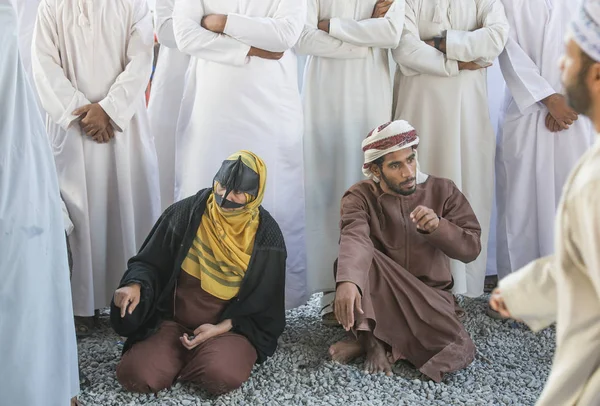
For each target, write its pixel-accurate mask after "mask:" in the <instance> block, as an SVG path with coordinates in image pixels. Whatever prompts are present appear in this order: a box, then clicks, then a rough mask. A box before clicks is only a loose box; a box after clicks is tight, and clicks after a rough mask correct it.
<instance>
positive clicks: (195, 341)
mask: <svg viewBox="0 0 600 406" xmlns="http://www.w3.org/2000/svg"><path fill="white" fill-rule="evenodd" d="M221 334H223V331H222V330H221V329H220V328H219V327H218V326H215V325H214V324H203V325H201V326H200V327H198V328H197V329H196V330H194V336H193V337H190V336H188V335H187V334H184V335H183V337H181V338H180V340H181V343H182V344H183V346H184V347H185V348H187V349H188V350H193V349H194V348H196V347H197V346H199V345H200V344H202V343H203V342H205V341H207V340H208V339H210V338H213V337H216V336H218V335H221Z"/></svg>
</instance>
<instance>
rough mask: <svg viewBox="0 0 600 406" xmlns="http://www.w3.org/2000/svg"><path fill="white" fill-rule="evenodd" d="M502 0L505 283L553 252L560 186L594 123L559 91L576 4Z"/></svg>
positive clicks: (501, 260) (501, 269)
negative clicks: (505, 26)
mask: <svg viewBox="0 0 600 406" xmlns="http://www.w3.org/2000/svg"><path fill="white" fill-rule="evenodd" d="M502 1H503V3H504V8H505V9H506V15H507V17H508V20H509V22H510V25H511V30H510V37H509V39H508V42H507V43H506V49H505V50H504V52H502V54H501V55H500V67H501V68H502V73H503V74H504V77H505V79H506V84H507V87H508V89H507V90H508V92H507V95H506V96H507V97H506V103H505V105H504V122H503V124H502V127H501V132H500V134H499V140H498V151H497V155H496V174H497V189H496V200H497V204H498V225H499V227H498V232H497V240H498V251H497V262H498V274H499V275H498V276H499V277H500V278H503V277H505V276H506V275H508V274H509V273H511V272H513V271H516V270H517V269H520V268H522V267H524V266H525V265H527V264H528V263H530V262H531V261H533V260H535V259H537V258H540V257H544V256H547V255H550V254H552V252H553V251H554V232H553V224H554V219H555V216H556V208H557V206H558V203H559V200H560V196H561V192H562V188H563V185H564V183H565V182H566V180H567V177H568V175H569V173H570V172H571V170H572V169H573V167H574V166H575V163H576V162H577V161H578V160H579V158H581V156H582V155H583V154H584V153H585V152H586V151H587V150H588V149H589V147H590V146H591V145H592V143H593V141H594V131H593V129H592V126H591V123H590V121H589V120H588V119H587V118H585V117H578V115H577V113H576V112H575V111H574V110H573V109H572V108H571V107H569V106H568V105H567V101H566V99H565V97H564V96H562V95H561V94H560V93H561V92H562V90H563V89H562V86H561V83H560V70H559V67H558V64H557V62H556V61H558V59H559V58H560V55H561V54H562V52H563V47H562V43H563V40H564V37H565V35H566V31H567V27H568V23H569V21H571V17H572V15H573V14H574V11H575V8H574V7H573V2H572V1H571V0H528V1H520V0H518V1H517V0H502ZM541 22H544V24H542V23H541ZM524 202H526V205H527V210H523V203H524Z"/></svg>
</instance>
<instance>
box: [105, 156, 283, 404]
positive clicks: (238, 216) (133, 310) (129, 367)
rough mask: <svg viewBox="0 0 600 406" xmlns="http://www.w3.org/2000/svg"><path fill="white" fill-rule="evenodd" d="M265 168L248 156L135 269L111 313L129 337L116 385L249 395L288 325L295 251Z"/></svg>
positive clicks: (143, 253) (191, 204)
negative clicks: (289, 247)
mask: <svg viewBox="0 0 600 406" xmlns="http://www.w3.org/2000/svg"><path fill="white" fill-rule="evenodd" d="M265 183H266V168H265V165H264V163H263V161H262V160H261V159H260V158H258V157H257V156H256V155H254V154H252V153H250V152H247V151H240V152H238V153H235V154H233V155H232V156H230V157H229V158H228V159H227V160H226V161H224V162H223V165H222V166H221V169H220V170H219V172H218V173H217V175H216V177H215V181H214V184H213V187H212V188H210V189H205V190H201V191H200V192H199V193H198V194H197V195H196V196H192V197H190V198H187V199H185V200H182V201H180V202H178V203H175V204H174V205H172V206H171V207H170V208H168V209H167V210H166V211H165V213H164V214H163V215H162V217H161V218H160V219H159V220H158V222H157V223H156V225H155V226H154V229H153V230H152V231H151V233H150V236H149V237H148V238H147V239H146V241H145V242H144V245H143V246H142V248H141V250H140V252H139V254H138V255H137V256H135V257H133V258H132V259H131V260H130V261H129V264H128V270H127V272H126V273H125V275H124V276H123V279H122V281H121V285H120V287H119V289H118V290H117V291H116V292H115V295H114V300H113V303H112V308H111V323H112V326H113V328H114V330H115V331H116V332H117V333H118V334H120V335H122V336H125V337H128V340H127V342H126V343H125V347H124V349H123V357H122V359H121V362H120V363H119V365H118V366H117V379H118V380H119V382H120V383H121V385H123V387H124V388H125V389H127V390H129V391H132V392H158V391H160V390H162V389H165V388H169V387H170V386H171V385H172V384H173V383H174V382H175V381H176V380H180V381H187V382H194V383H196V384H198V385H200V386H201V387H202V388H204V389H205V390H206V391H208V392H209V393H211V394H215V395H218V394H222V393H225V392H228V391H231V390H234V389H237V388H238V387H240V386H241V385H242V384H243V383H244V382H245V381H246V380H247V379H248V378H249V376H250V372H251V370H252V367H253V366H254V364H255V363H256V362H258V363H261V362H263V361H265V360H266V359H267V357H269V356H270V355H272V354H273V353H274V352H275V349H276V347H277V339H278V338H279V336H280V335H281V333H282V332H283V329H284V327H285V309H284V289H285V261H286V256H287V255H286V250H285V244H284V241H283V236H282V234H281V231H280V229H279V226H278V225H277V223H276V222H275V220H274V219H273V218H272V217H271V215H270V214H269V213H268V212H267V211H266V210H264V209H263V208H262V207H261V206H260V204H261V201H262V199H263V196H264V193H265Z"/></svg>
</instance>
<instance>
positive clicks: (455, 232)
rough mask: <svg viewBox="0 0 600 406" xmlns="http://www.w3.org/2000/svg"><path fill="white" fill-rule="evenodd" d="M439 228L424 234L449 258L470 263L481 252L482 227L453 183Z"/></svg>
mask: <svg viewBox="0 0 600 406" xmlns="http://www.w3.org/2000/svg"><path fill="white" fill-rule="evenodd" d="M440 217H441V218H440V225H439V226H438V228H437V230H435V231H434V232H433V233H430V234H423V235H424V236H425V238H426V239H427V241H428V242H429V243H430V244H432V245H434V246H435V247H437V248H439V249H440V250H442V251H443V252H444V254H446V255H448V256H449V257H450V258H452V259H457V260H459V261H462V262H464V263H469V262H472V261H474V260H475V259H477V257H478V256H479V253H480V252H481V226H480V225H479V221H477V217H476V216H475V213H474V212H473V209H472V208H471V205H470V204H469V202H468V201H467V198H466V197H465V195H463V194H462V193H461V191H460V190H458V188H457V187H456V185H455V184H454V183H452V184H451V188H450V191H449V193H448V198H447V199H446V201H445V202H444V206H443V210H442V215H441V216H440Z"/></svg>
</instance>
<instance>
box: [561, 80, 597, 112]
mask: <svg viewBox="0 0 600 406" xmlns="http://www.w3.org/2000/svg"><path fill="white" fill-rule="evenodd" d="M588 70H589V69H584V70H583V71H581V72H580V73H579V74H578V75H577V83H575V84H574V85H572V86H570V87H568V88H566V89H565V90H566V93H567V100H568V102H569V105H570V106H571V107H572V108H573V110H575V111H576V112H577V114H583V115H587V113H588V112H589V111H590V108H591V106H592V98H591V97H590V91H589V89H588V88H587V86H586V85H585V82H584V80H585V77H586V76H587V73H588Z"/></svg>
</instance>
